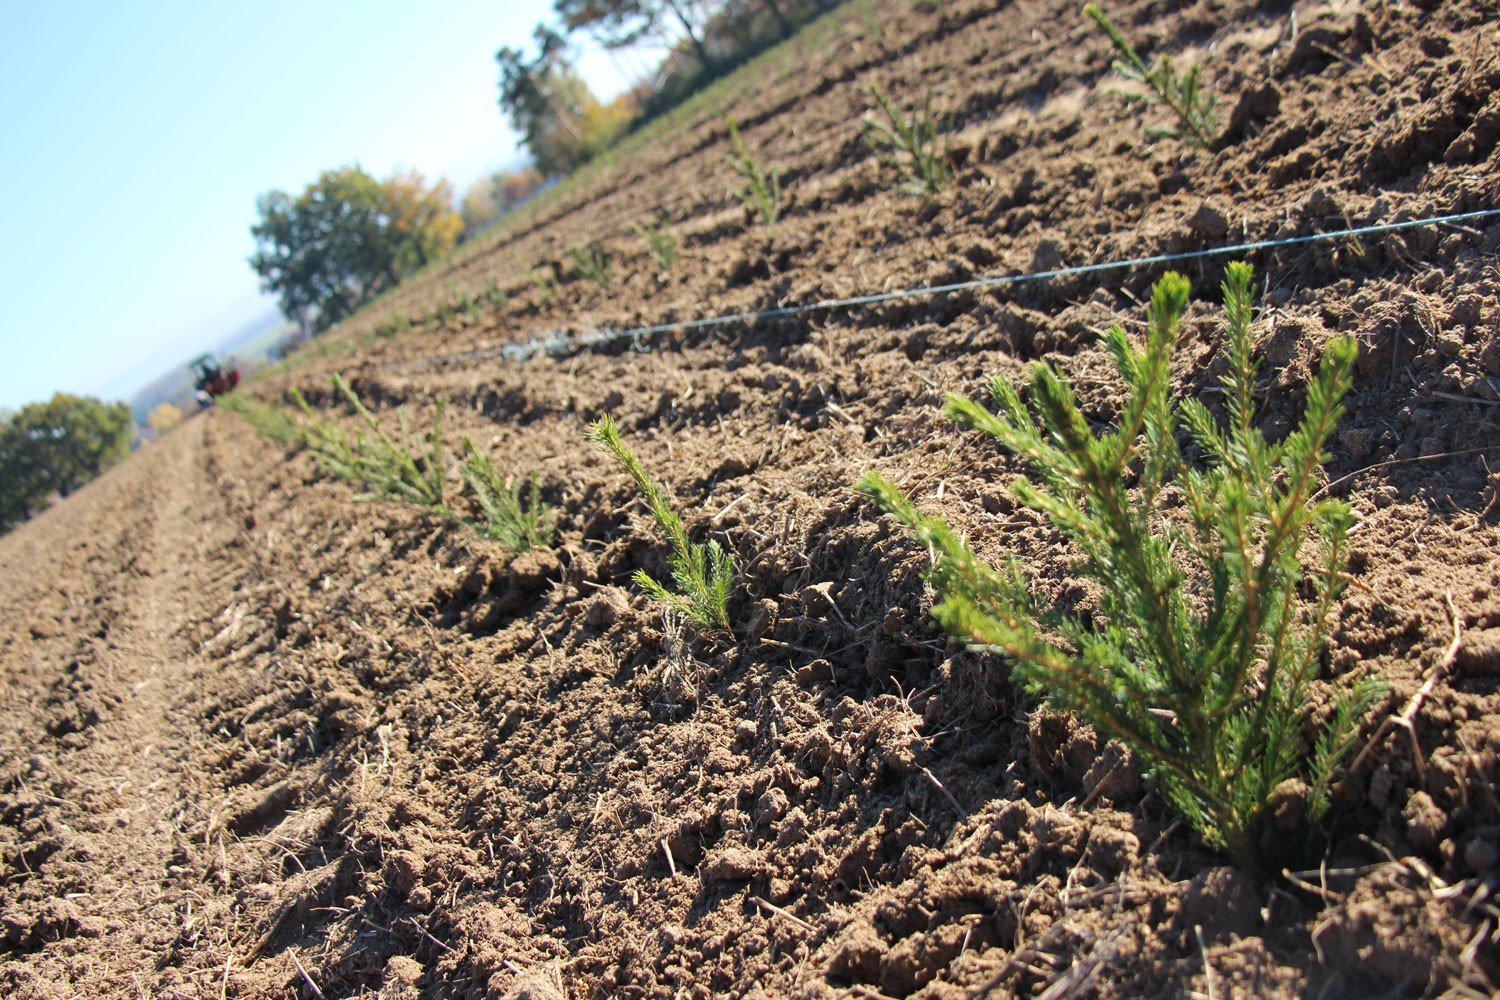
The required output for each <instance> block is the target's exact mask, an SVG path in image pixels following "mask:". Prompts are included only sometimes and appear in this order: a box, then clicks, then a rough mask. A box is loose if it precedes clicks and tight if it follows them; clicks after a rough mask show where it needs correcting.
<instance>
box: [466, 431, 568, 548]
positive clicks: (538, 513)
mask: <svg viewBox="0 0 1500 1000" xmlns="http://www.w3.org/2000/svg"><path fill="white" fill-rule="evenodd" d="M463 445H464V452H465V453H466V457H465V459H464V464H463V465H461V466H459V470H458V471H459V473H460V474H461V475H462V476H463V478H464V482H466V483H468V484H469V489H471V490H473V491H474V499H475V500H477V501H478V502H479V509H480V510H481V511H483V513H484V519H485V524H484V529H483V530H484V532H485V534H487V535H489V537H491V538H493V539H495V540H496V541H497V542H499V543H500V544H501V545H504V546H505V547H506V548H508V549H510V550H511V551H512V552H526V551H528V550H530V549H534V548H542V547H545V546H548V545H551V544H552V535H553V531H554V526H553V520H552V508H551V507H549V506H547V505H546V504H545V503H543V502H542V475H541V473H539V472H533V473H532V474H531V475H530V476H529V477H528V478H527V481H526V482H527V487H526V492H524V493H523V492H522V485H521V481H520V480H519V479H507V478H505V477H504V476H502V475H500V470H499V469H497V468H495V462H494V460H493V459H491V458H490V456H488V455H486V454H484V453H482V452H481V451H480V450H479V449H478V448H476V447H475V446H474V442H473V441H472V440H471V439H469V438H467V437H465V438H464V439H463Z"/></svg>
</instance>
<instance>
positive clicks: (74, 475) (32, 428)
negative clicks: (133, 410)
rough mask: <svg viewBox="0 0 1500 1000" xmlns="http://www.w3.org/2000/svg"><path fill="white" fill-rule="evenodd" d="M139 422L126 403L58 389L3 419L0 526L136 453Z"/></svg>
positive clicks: (0, 428) (8, 525)
mask: <svg viewBox="0 0 1500 1000" xmlns="http://www.w3.org/2000/svg"><path fill="white" fill-rule="evenodd" d="M134 430H135V424H134V422H133V421H132V420H131V417H130V407H129V406H127V405H125V404H124V403H102V402H100V401H99V400H97V399H92V398H90V397H87V396H70V395H68V394H67V393H61V392H60V393H57V394H56V395H55V396H53V397H52V398H51V399H50V400H49V401H47V402H45V403H28V404H27V405H26V406H24V407H22V408H21V410H20V411H19V412H17V413H14V414H12V415H10V416H9V417H7V418H6V419H5V420H4V422H3V423H0V530H7V531H8V530H9V529H10V528H12V527H14V526H15V525H17V524H19V523H21V522H22V521H24V520H26V519H27V518H28V517H30V516H31V515H32V514H34V513H36V512H37V511H38V510H40V509H41V508H42V506H43V505H45V504H46V502H47V498H48V497H50V496H51V495H52V494H54V493H55V494H58V495H59V496H67V495H68V494H69V493H71V492H73V491H74V490H76V489H77V488H78V487H80V486H82V485H83V484H84V483H86V482H88V481H89V480H90V479H93V478H94V477H95V476H97V475H98V474H99V473H101V472H103V471H104V470H105V469H107V468H109V467H110V466H111V465H114V464H115V463H116V462H118V461H120V460H121V459H122V458H124V457H125V456H126V455H128V454H129V453H130V441H131V438H132V437H133V436H134Z"/></svg>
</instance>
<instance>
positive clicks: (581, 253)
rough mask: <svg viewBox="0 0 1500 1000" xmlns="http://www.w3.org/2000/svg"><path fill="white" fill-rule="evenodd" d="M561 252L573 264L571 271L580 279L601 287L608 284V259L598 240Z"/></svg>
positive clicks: (607, 254) (602, 245)
mask: <svg viewBox="0 0 1500 1000" xmlns="http://www.w3.org/2000/svg"><path fill="white" fill-rule="evenodd" d="M563 252H564V253H566V254H567V255H568V259H569V260H571V261H572V262H573V269H574V270H575V271H577V272H578V276H579V277H580V278H587V279H588V280H589V281H592V282H594V283H595V284H597V285H599V286H601V287H603V286H606V285H608V284H609V277H610V259H609V253H608V252H607V251H606V250H605V249H604V244H602V243H600V242H599V241H598V240H589V241H588V242H587V243H583V244H580V245H578V246H571V247H568V248H567V250H565V251H563Z"/></svg>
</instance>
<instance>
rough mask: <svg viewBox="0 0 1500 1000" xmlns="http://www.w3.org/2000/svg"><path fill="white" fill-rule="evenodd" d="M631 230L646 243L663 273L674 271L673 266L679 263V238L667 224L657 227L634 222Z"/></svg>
mask: <svg viewBox="0 0 1500 1000" xmlns="http://www.w3.org/2000/svg"><path fill="white" fill-rule="evenodd" d="M630 228H631V229H633V230H635V234H636V235H637V236H639V237H640V238H641V239H643V240H645V241H646V247H647V248H648V249H649V250H650V251H651V259H652V260H654V261H656V266H657V267H659V268H661V270H662V272H663V273H666V272H667V271H670V270H672V265H673V264H675V263H677V237H676V235H675V234H673V232H672V230H671V229H669V228H667V224H666V223H665V222H658V223H656V224H655V225H652V224H649V223H645V222H632V223H631V224H630Z"/></svg>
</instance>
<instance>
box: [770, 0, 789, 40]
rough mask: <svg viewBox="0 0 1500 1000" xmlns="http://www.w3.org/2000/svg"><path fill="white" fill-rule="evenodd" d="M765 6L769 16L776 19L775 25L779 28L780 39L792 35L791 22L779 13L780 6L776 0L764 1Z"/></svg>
mask: <svg viewBox="0 0 1500 1000" xmlns="http://www.w3.org/2000/svg"><path fill="white" fill-rule="evenodd" d="M766 6H767V7H768V8H769V9H770V11H771V16H772V17H774V18H776V23H777V24H778V25H780V26H781V37H782V38H786V37H788V36H790V35H791V33H792V22H791V21H789V20H787V16H786V15H785V14H783V13H782V12H781V5H780V4H778V3H777V2H776V0H766Z"/></svg>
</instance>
